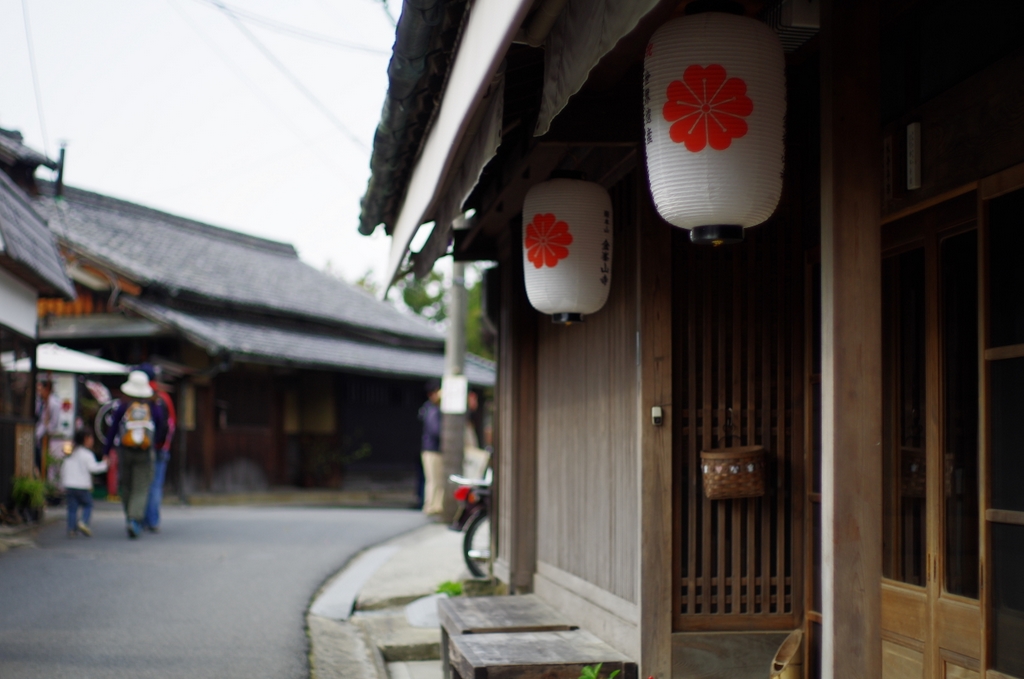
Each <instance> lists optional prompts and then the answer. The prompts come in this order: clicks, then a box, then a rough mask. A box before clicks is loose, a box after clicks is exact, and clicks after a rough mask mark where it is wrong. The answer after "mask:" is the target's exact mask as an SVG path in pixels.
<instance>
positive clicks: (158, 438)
mask: <svg viewBox="0 0 1024 679" xmlns="http://www.w3.org/2000/svg"><path fill="white" fill-rule="evenodd" d="M121 393H122V394H124V397H125V398H124V399H123V400H121V401H119V402H118V406H117V410H115V411H114V415H113V418H112V420H111V426H110V429H109V430H108V432H107V440H106V443H105V445H104V446H103V454H104V455H108V454H109V453H110V450H111V448H113V447H114V446H115V445H116V446H117V453H118V460H119V461H120V472H121V473H120V478H119V479H118V480H119V481H120V483H119V484H118V492H119V494H120V495H121V502H122V504H123V506H124V514H125V523H126V528H127V531H128V537H129V538H132V539H135V538H137V537H139V534H140V533H141V532H142V523H143V522H144V521H145V518H146V500H147V498H148V496H149V487H150V485H151V484H152V481H153V463H154V460H155V457H156V451H157V450H159V449H160V448H161V447H162V446H163V443H164V440H165V439H166V438H167V411H166V409H165V408H164V406H163V404H162V403H160V400H159V399H158V398H154V397H155V392H154V391H153V387H151V386H150V384H149V376H148V375H147V374H146V373H144V372H143V371H141V370H133V371H132V372H131V373H129V375H128V381H127V382H125V383H124V384H122V385H121Z"/></svg>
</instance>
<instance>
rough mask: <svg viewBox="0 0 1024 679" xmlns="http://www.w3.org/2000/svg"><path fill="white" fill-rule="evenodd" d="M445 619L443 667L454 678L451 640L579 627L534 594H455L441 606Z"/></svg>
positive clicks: (440, 611) (566, 629) (442, 643)
mask: <svg viewBox="0 0 1024 679" xmlns="http://www.w3.org/2000/svg"><path fill="white" fill-rule="evenodd" d="M437 612H438V616H439V617H440V619H441V670H442V672H443V674H444V677H445V679H450V677H451V662H450V660H449V654H448V648H449V639H450V638H451V637H453V636H462V635H466V634H470V635H472V634H502V633H506V634H507V633H523V632H557V631H569V630H574V629H576V626H575V625H571V624H569V622H568V621H567V620H565V619H564V618H563V617H562V616H561V615H560V614H559V613H558V611H556V610H555V609H553V608H551V607H550V606H548V605H547V604H546V603H544V602H543V601H541V600H540V599H539V598H537V597H536V596H535V595H533V594H524V595H519V596H481V597H455V598H453V599H443V600H441V601H440V602H438V605H437Z"/></svg>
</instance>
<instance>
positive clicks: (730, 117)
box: [661, 64, 754, 153]
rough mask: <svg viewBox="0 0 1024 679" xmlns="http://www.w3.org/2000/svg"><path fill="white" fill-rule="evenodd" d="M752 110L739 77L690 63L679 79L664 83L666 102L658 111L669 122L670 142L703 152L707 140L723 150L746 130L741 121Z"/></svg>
mask: <svg viewBox="0 0 1024 679" xmlns="http://www.w3.org/2000/svg"><path fill="white" fill-rule="evenodd" d="M753 110H754V103H753V102H752V101H750V97H748V96H747V84H746V83H745V82H743V81H742V80H741V79H739V78H726V74H725V69H724V68H722V67H721V66H719V65H718V64H711V65H710V66H708V67H707V68H703V67H702V66H697V65H696V64H694V65H693V66H690V67H688V68H687V69H686V71H684V72H683V79H682V80H673V81H672V82H671V83H669V86H668V101H667V102H665V106H664V108H663V109H662V111H661V113H662V115H663V116H665V120H667V121H668V122H670V123H673V125H672V127H670V128H669V136H670V137H672V141H674V142H676V143H677V144H678V143H682V144H685V145H686V148H687V150H688V151H692V152H693V153H697V152H698V151H703V150H704V147H705V146H707V145H708V144H709V143H710V144H711V148H713V149H715V150H716V151H724V150H725V149H727V148H729V145H730V144H732V140H733V139H738V138H739V137H742V136H744V135H745V134H746V133H747V121H745V120H743V119H744V118H746V117H747V116H749V115H750V113H751V112H752V111H753Z"/></svg>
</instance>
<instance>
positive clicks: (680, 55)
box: [644, 12, 786, 244]
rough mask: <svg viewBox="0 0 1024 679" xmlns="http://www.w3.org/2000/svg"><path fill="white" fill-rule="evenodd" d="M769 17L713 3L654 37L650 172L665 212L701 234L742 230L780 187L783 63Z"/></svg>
mask: <svg viewBox="0 0 1024 679" xmlns="http://www.w3.org/2000/svg"><path fill="white" fill-rule="evenodd" d="M785 62H786V60H785V55H784V53H783V50H782V45H781V43H780V42H779V39H778V37H777V36H776V35H775V33H774V32H773V31H772V30H771V29H770V28H768V26H766V25H765V24H763V23H761V22H759V21H755V20H754V19H748V18H746V17H742V16H735V15H732V14H726V13H722V12H706V13H703V14H695V15H693V16H686V17H681V18H678V19H673V20H672V21H669V22H668V23H666V24H665V25H664V26H662V27H661V28H659V29H658V30H657V31H656V32H655V33H654V36H653V37H652V38H651V41H650V43H649V44H648V45H647V56H646V58H645V60H644V125H645V142H646V146H647V173H648V176H649V179H650V182H651V194H652V195H653V197H654V204H655V207H656V208H657V210H658V213H659V214H660V215H661V216H662V217H663V218H664V219H665V220H666V221H667V222H669V223H671V224H674V225H676V226H679V227H682V228H684V229H690V230H691V231H690V239H691V240H692V241H693V242H695V243H708V242H713V243H715V244H721V243H723V242H737V241H739V240H742V239H743V228H745V227H750V226H755V225H757V224H760V223H761V222H763V221H765V220H766V219H768V218H769V217H770V216H771V215H772V212H774V211H775V207H776V205H778V202H779V196H780V195H781V193H782V166H783V154H784V146H783V135H784V123H785V116H786V74H785V65H786V63H785Z"/></svg>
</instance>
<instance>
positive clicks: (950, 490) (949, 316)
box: [940, 231, 979, 599]
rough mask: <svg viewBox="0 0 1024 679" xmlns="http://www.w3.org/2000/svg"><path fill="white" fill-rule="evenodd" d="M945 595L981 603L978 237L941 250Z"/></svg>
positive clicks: (951, 241)
mask: <svg viewBox="0 0 1024 679" xmlns="http://www.w3.org/2000/svg"><path fill="white" fill-rule="evenodd" d="M940 254H941V264H940V271H941V276H942V279H941V284H942V287H941V291H942V292H941V294H942V368H943V381H944V384H943V398H944V411H945V412H944V415H945V419H944V421H943V431H944V439H945V441H944V443H945V450H944V451H943V463H944V464H943V480H944V481H943V491H944V492H943V501H944V505H945V507H944V511H945V527H944V528H945V533H946V541H945V543H946V544H945V549H946V590H947V591H948V592H952V593H953V594H959V595H962V596H967V597H972V598H975V599H976V598H977V597H978V541H979V536H978V287H977V280H978V236H977V232H976V231H969V232H967V233H962V234H960V235H958V236H954V237H952V238H947V239H946V240H944V241H943V242H942V246H941V253H940Z"/></svg>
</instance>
